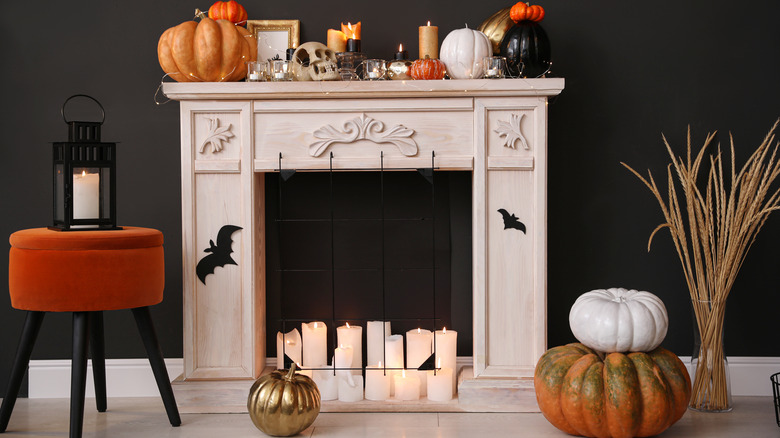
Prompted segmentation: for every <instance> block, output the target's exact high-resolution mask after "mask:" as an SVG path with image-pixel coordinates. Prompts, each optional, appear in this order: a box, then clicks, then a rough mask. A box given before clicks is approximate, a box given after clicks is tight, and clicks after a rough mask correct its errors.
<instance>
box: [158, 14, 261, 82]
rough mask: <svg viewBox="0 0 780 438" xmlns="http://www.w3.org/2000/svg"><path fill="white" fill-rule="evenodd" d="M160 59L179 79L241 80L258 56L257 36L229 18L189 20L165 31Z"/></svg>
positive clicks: (189, 80) (163, 67) (170, 74)
mask: <svg viewBox="0 0 780 438" xmlns="http://www.w3.org/2000/svg"><path fill="white" fill-rule="evenodd" d="M157 59H158V60H159V61H160V67H162V69H163V71H165V73H168V75H169V76H170V77H171V78H173V79H174V80H175V81H177V82H229V81H239V80H241V79H243V78H244V77H245V76H246V63H247V62H249V61H255V60H256V59H257V40H256V39H255V37H254V36H253V35H251V34H250V33H249V31H248V30H246V29H245V28H243V27H241V26H236V25H235V24H233V23H231V22H230V21H228V20H216V21H215V20H212V19H210V18H203V19H201V21H200V22H199V23H196V22H195V21H186V22H184V23H182V24H180V25H178V26H174V27H172V28H170V29H168V30H166V31H165V32H163V34H162V36H161V37H160V41H159V42H158V43H157Z"/></svg>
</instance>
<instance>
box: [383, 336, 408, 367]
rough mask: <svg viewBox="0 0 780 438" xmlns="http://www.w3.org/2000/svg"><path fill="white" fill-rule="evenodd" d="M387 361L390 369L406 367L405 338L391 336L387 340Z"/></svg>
mask: <svg viewBox="0 0 780 438" xmlns="http://www.w3.org/2000/svg"><path fill="white" fill-rule="evenodd" d="M385 359H386V362H387V367H388V368H403V367H404V337H403V336H401V335H390V336H388V337H386V338H385Z"/></svg>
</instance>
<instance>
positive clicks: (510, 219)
mask: <svg viewBox="0 0 780 438" xmlns="http://www.w3.org/2000/svg"><path fill="white" fill-rule="evenodd" d="M498 212H499V213H501V216H502V217H503V218H504V229H505V230H506V229H508V228H514V229H515V230H520V231H522V232H523V234H525V224H524V223H522V222H520V221H519V220H517V216H515V215H514V214H509V212H508V211H506V210H504V209H503V208H499V209H498Z"/></svg>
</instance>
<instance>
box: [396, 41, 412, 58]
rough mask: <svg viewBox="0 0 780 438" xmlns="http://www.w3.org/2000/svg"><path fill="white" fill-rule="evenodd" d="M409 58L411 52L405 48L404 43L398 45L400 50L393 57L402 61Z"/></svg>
mask: <svg viewBox="0 0 780 438" xmlns="http://www.w3.org/2000/svg"><path fill="white" fill-rule="evenodd" d="M408 58H409V52H407V51H406V50H404V45H403V44H399V45H398V51H397V52H395V56H394V57H393V59H396V60H399V61H402V60H404V59H408Z"/></svg>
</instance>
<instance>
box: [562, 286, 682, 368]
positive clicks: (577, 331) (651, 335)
mask: <svg viewBox="0 0 780 438" xmlns="http://www.w3.org/2000/svg"><path fill="white" fill-rule="evenodd" d="M569 326H570V327H571V331H572V333H573V334H574V337H575V338H577V340H579V341H580V342H581V343H582V344H584V345H587V346H588V347H590V348H592V349H594V350H597V351H603V352H606V353H613V352H625V351H651V350H654V349H655V348H656V347H658V346H659V345H661V342H662V341H663V340H664V337H666V330H667V329H668V327H669V316H668V315H667V313H666V307H665V306H664V303H663V301H661V299H660V298H658V297H657V296H655V295H653V294H651V293H650V292H640V291H636V290H626V289H623V288H611V289H598V290H593V291H590V292H586V293H584V294H582V295H580V297H579V298H577V301H575V302H574V305H573V306H571V311H570V312H569Z"/></svg>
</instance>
